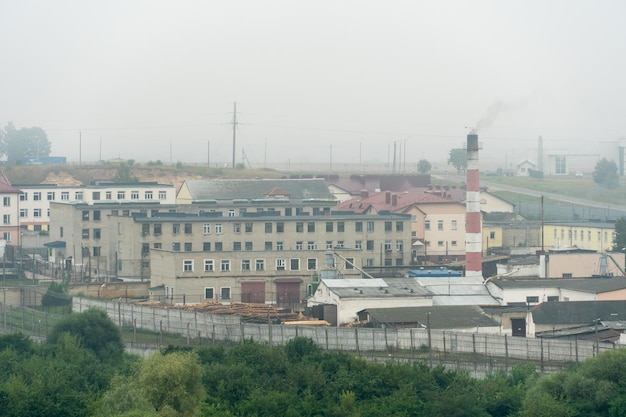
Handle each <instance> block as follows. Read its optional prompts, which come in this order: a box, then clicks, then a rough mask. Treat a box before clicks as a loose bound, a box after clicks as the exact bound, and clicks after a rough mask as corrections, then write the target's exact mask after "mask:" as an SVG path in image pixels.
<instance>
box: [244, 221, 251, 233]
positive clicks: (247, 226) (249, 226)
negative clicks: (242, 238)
mask: <svg viewBox="0 0 626 417" xmlns="http://www.w3.org/2000/svg"><path fill="white" fill-rule="evenodd" d="M245 230H246V233H252V223H246V226H245Z"/></svg>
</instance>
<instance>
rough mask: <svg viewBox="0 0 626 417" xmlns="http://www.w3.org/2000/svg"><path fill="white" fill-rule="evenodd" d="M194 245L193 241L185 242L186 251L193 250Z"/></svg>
mask: <svg viewBox="0 0 626 417" xmlns="http://www.w3.org/2000/svg"><path fill="white" fill-rule="evenodd" d="M192 247H193V246H192V244H191V242H185V252H191V248H192Z"/></svg>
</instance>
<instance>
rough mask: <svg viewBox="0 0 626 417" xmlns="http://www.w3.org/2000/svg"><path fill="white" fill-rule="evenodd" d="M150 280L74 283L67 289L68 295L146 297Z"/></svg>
mask: <svg viewBox="0 0 626 417" xmlns="http://www.w3.org/2000/svg"><path fill="white" fill-rule="evenodd" d="M148 287H150V282H149V281H145V282H130V283H128V282H116V283H110V282H109V283H106V284H85V285H74V286H72V287H71V288H70V289H69V293H70V295H79V294H83V295H85V296H87V297H98V298H120V297H122V298H127V297H131V298H148Z"/></svg>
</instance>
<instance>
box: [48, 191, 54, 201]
mask: <svg viewBox="0 0 626 417" xmlns="http://www.w3.org/2000/svg"><path fill="white" fill-rule="evenodd" d="M46 198H47V199H48V201H54V191H48V194H46Z"/></svg>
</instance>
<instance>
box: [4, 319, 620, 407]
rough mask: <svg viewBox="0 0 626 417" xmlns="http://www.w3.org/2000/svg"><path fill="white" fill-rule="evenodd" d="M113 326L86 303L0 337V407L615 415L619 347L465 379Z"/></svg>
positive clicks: (297, 346)
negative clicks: (49, 327) (159, 337)
mask: <svg viewBox="0 0 626 417" xmlns="http://www.w3.org/2000/svg"><path fill="white" fill-rule="evenodd" d="M94 327H96V328H97V329H99V328H103V329H104V330H103V331H100V330H95V329H94ZM112 329H114V325H113V323H112V322H111V321H110V319H108V318H107V316H106V315H105V314H104V313H100V312H98V311H97V310H88V311H87V312H84V313H81V314H73V315H72V316H70V318H68V319H66V320H63V321H61V322H60V323H58V324H57V325H56V326H55V328H54V330H53V333H54V337H50V338H48V339H47V340H46V341H45V342H44V343H42V344H36V343H34V342H33V341H32V340H30V339H29V338H27V337H25V336H22V335H20V334H8V335H0V416H7V417H13V416H24V415H28V416H34V417H37V416H52V417H55V416H69V417H73V416H81V417H82V416H85V417H87V416H93V417H110V416H126V417H131V416H143V417H146V416H151V417H156V416H183V417H186V416H197V417H210V416H222V417H230V416H256V417H263V416H272V417H273V416H362V417H369V416H372V417H373V416H383V417H384V416H407V417H408V416H422V417H430V416H479V417H480V416H482V417H506V416H511V417H535V416H583V415H584V416H591V417H595V416H611V417H612V416H624V415H626V414H625V413H626V400H624V398H626V350H624V349H615V350H611V351H607V352H605V353H602V354H601V355H599V356H597V357H595V358H593V359H590V360H588V361H586V362H584V363H583V364H581V365H578V366H573V367H571V368H569V369H568V370H566V371H561V372H558V373H555V374H551V375H545V376H541V375H539V374H538V373H537V372H536V371H535V366H534V365H531V364H526V365H518V366H515V367H513V368H512V370H511V372H510V373H508V374H500V373H499V374H494V375H490V376H488V377H486V378H483V379H476V378H471V377H469V376H468V375H467V374H466V373H463V372H458V371H449V370H445V369H444V368H442V367H436V368H432V369H431V368H429V367H427V366H426V365H425V364H421V363H415V364H393V363H386V364H382V363H371V362H367V361H365V360H363V359H359V358H356V357H354V356H353V355H351V354H349V353H346V352H326V351H323V350H321V349H320V347H319V346H317V345H316V344H314V343H313V342H312V341H311V340H310V339H306V338H296V339H293V340H292V341H290V342H289V343H288V344H287V345H286V346H284V347H270V346H267V345H264V344H259V343H255V342H252V341H246V342H244V343H240V344H238V345H235V346H234V347H231V348H229V349H226V348H225V347H224V346H204V347H197V348H190V347H182V348H177V347H172V346H170V347H168V348H166V349H162V350H161V351H159V352H155V353H154V354H152V355H150V356H149V357H147V358H146V359H140V358H138V357H136V356H133V355H129V354H127V353H124V352H122V351H120V350H119V346H120V344H119V343H120V342H119V340H120V339H119V333H117V332H116V331H114V330H112ZM111 342H112V343H113V344H112V345H111Z"/></svg>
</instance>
